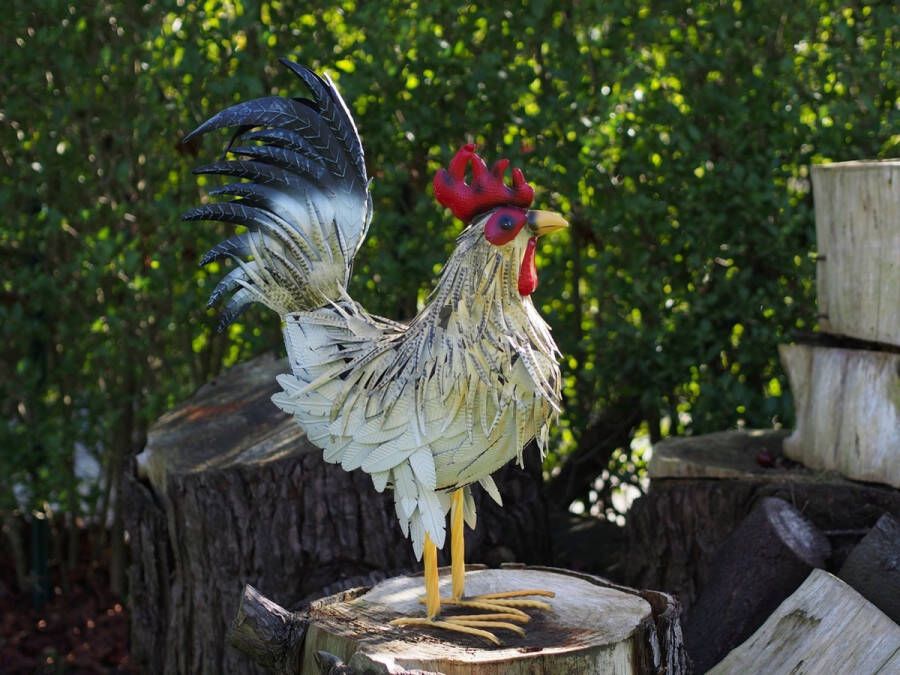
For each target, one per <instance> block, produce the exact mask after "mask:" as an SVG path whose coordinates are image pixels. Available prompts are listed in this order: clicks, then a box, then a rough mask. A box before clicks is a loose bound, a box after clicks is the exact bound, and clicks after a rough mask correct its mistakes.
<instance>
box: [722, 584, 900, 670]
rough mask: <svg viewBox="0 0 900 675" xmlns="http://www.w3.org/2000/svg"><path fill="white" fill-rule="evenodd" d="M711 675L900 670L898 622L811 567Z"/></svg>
mask: <svg viewBox="0 0 900 675" xmlns="http://www.w3.org/2000/svg"><path fill="white" fill-rule="evenodd" d="M709 672H710V675H728V674H731V673H734V674H735V675H737V674H740V675H743V674H744V673H795V674H796V675H819V674H820V673H853V675H876V673H879V674H884V675H887V673H897V672H900V626H898V625H897V624H896V623H894V622H893V621H891V620H890V619H889V618H888V617H887V616H885V615H884V614H883V613H882V612H880V611H879V610H878V609H877V608H876V607H874V606H873V605H872V604H870V603H869V602H867V601H866V599H865V598H863V597H862V596H861V595H860V594H859V593H857V592H856V591H854V590H853V589H852V588H850V586H848V585H847V584H845V583H844V582H843V581H841V580H840V579H838V578H837V577H835V576H832V575H831V574H829V573H828V572H824V571H822V570H814V571H813V572H812V574H810V575H809V578H807V580H806V581H805V582H804V583H803V585H802V586H801V587H800V588H798V589H797V591H796V592H795V593H794V594H793V595H792V596H791V597H789V598H788V599H787V600H785V601H784V602H783V603H782V604H781V606H780V607H778V609H777V610H776V611H775V612H774V613H773V614H772V616H770V617H769V619H768V620H767V621H766V622H765V623H764V624H763V625H762V626H761V627H760V629H759V630H758V631H756V633H754V634H753V635H752V636H751V637H750V639H748V640H747V641H746V642H745V643H744V644H742V645H740V646H739V647H737V648H736V649H735V650H734V651H732V652H731V653H730V654H728V656H726V657H725V659H724V660H723V661H722V662H721V663H719V664H718V665H717V666H716V667H715V668H713V669H712V670H711V671H709Z"/></svg>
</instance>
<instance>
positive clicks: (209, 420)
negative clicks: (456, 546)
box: [123, 356, 550, 675]
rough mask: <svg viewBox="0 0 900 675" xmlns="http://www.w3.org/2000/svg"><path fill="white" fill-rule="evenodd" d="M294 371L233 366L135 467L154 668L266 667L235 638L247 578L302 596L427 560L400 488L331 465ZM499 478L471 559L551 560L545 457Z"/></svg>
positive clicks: (155, 431)
mask: <svg viewBox="0 0 900 675" xmlns="http://www.w3.org/2000/svg"><path fill="white" fill-rule="evenodd" d="M286 370H287V364H286V362H284V361H282V360H280V359H277V358H275V357H272V356H263V357H260V358H258V359H255V360H253V361H251V362H248V363H246V364H242V365H240V366H237V367H235V368H233V369H232V370H230V371H228V372H226V373H224V374H222V375H221V376H219V377H218V378H217V379H216V380H215V381H214V382H211V383H209V384H208V385H205V386H204V387H202V388H201V389H200V390H199V391H198V392H197V393H196V394H195V395H194V396H193V397H192V398H191V399H190V400H188V401H187V402H185V403H184V404H183V405H181V406H179V407H178V408H176V409H175V410H173V411H172V412H170V413H168V414H167V415H165V416H164V417H163V418H161V419H160V420H159V422H158V423H157V424H156V425H155V426H154V427H153V428H152V430H151V431H150V434H149V437H148V442H147V448H146V450H145V451H144V452H143V453H142V454H141V455H140V456H139V459H138V462H137V463H136V466H135V467H134V468H133V470H132V471H129V472H127V475H126V488H125V493H124V495H123V497H124V499H125V508H126V519H127V520H126V526H127V531H128V535H129V539H130V545H131V560H132V563H131V566H130V570H129V581H130V598H131V616H132V636H131V637H132V639H131V646H132V655H133V658H134V660H135V662H136V663H137V664H138V665H139V666H141V667H142V668H143V670H145V671H146V672H152V673H210V674H215V675H218V674H219V673H223V672H227V673H258V672H264V671H263V670H262V669H261V667H259V666H256V665H254V664H253V663H252V662H250V661H249V660H248V659H246V658H245V657H243V656H242V655H241V654H239V653H237V652H236V651H234V650H233V649H229V648H227V646H226V641H225V634H226V630H227V627H228V625H229V622H230V620H231V618H232V617H233V616H234V613H235V610H236V609H237V606H238V600H239V595H240V589H241V588H242V587H243V586H244V584H252V585H254V586H256V587H257V588H259V589H260V590H261V592H263V593H268V594H277V597H278V598H279V600H280V602H281V603H282V604H284V605H285V606H287V607H288V608H295V607H298V606H300V605H301V604H303V603H304V602H306V601H308V600H309V599H310V598H312V597H319V596H320V595H321V594H322V593H323V592H334V591H335V590H337V589H338V588H341V587H347V585H356V586H359V585H363V584H366V585H370V584H372V583H375V582H377V581H379V580H381V579H384V578H386V577H387V576H389V575H390V574H392V573H395V572H397V571H402V570H412V569H415V568H417V567H418V565H417V564H416V562H415V559H414V557H413V554H412V547H411V546H410V544H409V541H408V540H406V539H404V538H403V535H402V533H401V531H400V528H399V527H398V526H397V523H396V515H395V512H394V505H393V499H392V497H391V496H390V495H388V494H378V493H376V492H375V490H374V489H373V487H372V483H371V479H369V478H368V477H366V476H364V475H362V474H361V473H359V472H355V473H347V472H345V471H343V469H341V467H340V466H336V465H330V464H326V463H325V462H324V461H323V460H322V452H321V450H319V449H318V448H316V447H314V446H313V445H312V444H310V443H309V442H307V440H306V438H305V436H304V435H303V433H302V431H301V430H300V428H299V426H298V425H297V424H296V423H295V422H294V421H293V420H291V419H290V418H289V417H288V416H287V415H285V414H284V413H283V412H281V411H280V410H279V409H278V408H276V407H275V406H274V405H273V404H272V403H271V401H270V400H269V398H270V396H271V395H272V394H273V393H275V391H276V390H277V384H276V382H275V376H276V375H277V374H279V373H282V372H285V371H286ZM526 458H527V460H528V459H530V460H532V461H533V460H535V459H537V458H536V457H530V458H529V457H528V456H526ZM497 483H498V486H499V488H500V492H501V494H502V495H503V498H504V500H505V502H506V503H505V508H503V509H499V508H497V507H495V506H494V505H493V502H492V501H491V500H490V499H489V498H488V499H485V498H484V497H485V495H483V494H481V493H480V491H479V493H478V494H476V500H477V502H478V508H479V518H478V529H477V530H476V531H475V532H474V533H473V532H471V531H468V532H467V540H466V546H467V550H468V551H470V559H471V560H474V561H478V562H491V563H499V562H503V561H509V560H522V561H527V562H534V563H538V564H540V563H545V562H549V558H550V545H549V541H550V537H549V534H548V524H547V523H548V520H547V511H546V506H545V504H544V501H543V499H542V497H541V495H540V486H541V471H540V463H539V462H537V463H532V464H531V467H530V469H529V470H528V471H523V470H520V469H517V468H515V467H507V468H506V469H504V470H503V471H502V472H500V473H499V474H498V475H497Z"/></svg>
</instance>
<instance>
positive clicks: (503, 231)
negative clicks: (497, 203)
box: [484, 206, 526, 246]
mask: <svg viewBox="0 0 900 675" xmlns="http://www.w3.org/2000/svg"><path fill="white" fill-rule="evenodd" d="M525 219H526V212H525V209H519V208H516V207H510V206H507V207H504V208H501V209H497V210H496V211H495V212H494V213H493V215H491V217H490V218H489V219H488V221H487V223H485V226H484V237H485V239H487V240H488V241H489V242H491V243H492V244H494V246H503V245H504V244H508V243H509V242H511V241H512V240H513V239H515V238H516V235H517V234H519V230H521V229H522V226H523V225H525Z"/></svg>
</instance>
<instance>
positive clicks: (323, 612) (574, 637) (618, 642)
mask: <svg viewBox="0 0 900 675" xmlns="http://www.w3.org/2000/svg"><path fill="white" fill-rule="evenodd" d="M449 585H450V579H449V570H446V569H444V570H442V574H441V587H442V591H443V592H444V593H445V594H446V593H449ZM525 587H528V588H544V589H547V590H552V591H554V592H555V593H556V597H555V598H553V599H551V600H550V603H551V605H552V606H553V610H552V611H550V612H532V619H531V621H530V622H529V623H527V624H526V625H525V628H526V631H527V633H526V635H525V637H519V636H516V635H515V634H512V633H507V632H498V636H499V637H500V638H501V639H502V641H503V645H502V646H501V647H495V646H493V645H490V644H488V643H486V642H485V641H484V640H482V639H480V638H477V637H473V636H467V635H461V634H457V633H448V632H446V631H441V630H433V629H431V630H429V629H418V628H417V629H412V628H396V627H393V626H391V625H390V621H391V620H392V619H395V618H397V617H399V616H403V615H407V616H408V615H421V614H422V612H423V606H422V604H421V603H420V601H419V599H420V598H421V596H422V594H423V590H424V589H423V581H422V577H421V576H419V575H415V576H402V577H396V578H393V579H388V580H387V581H383V582H381V583H379V584H378V585H376V586H375V587H373V588H358V589H353V590H351V591H347V592H344V593H340V594H337V595H333V596H330V597H328V598H324V599H322V600H317V601H315V602H313V603H312V604H311V605H310V606H309V608H308V609H307V610H306V611H305V612H303V613H302V614H298V615H295V616H294V617H293V618H292V619H289V620H288V622H287V624H291V622H293V625H301V624H302V625H304V626H305V630H306V633H305V636H303V637H302V638H299V639H298V640H295V641H294V642H293V643H291V644H290V645H289V646H287V645H286V644H285V643H284V641H283V640H282V639H281V638H280V637H279V638H278V639H276V640H272V641H269V639H268V635H270V634H272V631H271V630H267V629H263V630H257V629H254V631H253V634H255V635H256V634H261V635H263V638H262V639H261V640H259V641H254V643H253V645H252V647H251V648H250V649H247V650H246V651H247V652H248V653H250V654H253V655H254V657H255V658H262V659H265V660H266V661H267V662H271V654H284V653H286V652H289V653H299V657H298V660H297V662H296V663H295V665H294V670H291V669H290V668H285V669H283V670H280V671H279V672H282V673H289V672H298V670H297V669H299V672H302V673H316V672H320V673H329V672H332V673H336V672H342V673H363V672H365V673H373V674H377V673H393V674H397V673H410V672H416V673H418V672H423V671H424V672H428V673H434V672H439V673H444V674H446V675H457V674H460V675H461V674H467V675H468V674H470V673H471V674H473V675H479V674H480V673H491V674H492V675H493V674H497V673H505V674H509V675H515V674H517V673H547V674H551V673H552V674H555V673H579V675H582V674H583V675H591V674H593V673H623V674H624V673H668V674H670V675H676V674H678V673H686V672H687V665H686V660H685V656H684V651H683V649H682V645H681V633H680V626H679V624H678V619H677V615H678V608H677V604H676V603H675V601H674V600H673V599H672V598H671V597H669V596H666V595H665V594H662V593H656V592H652V591H647V592H643V593H639V592H637V591H634V590H633V589H628V588H624V587H621V586H616V585H614V584H610V583H609V582H606V581H604V580H602V579H599V578H597V577H592V576H589V575H584V574H579V573H573V572H567V571H565V570H557V569H553V568H540V567H506V568H503V569H499V570H497V569H477V570H470V571H469V572H468V573H467V576H466V590H467V592H471V593H473V594H475V593H491V592H498V591H501V590H508V589H511V588H525ZM245 597H246V598H247V599H248V600H249V602H250V603H251V604H253V605H254V606H256V607H257V608H262V607H264V606H263V605H261V604H259V602H258V600H256V599H254V598H253V597H252V596H245ZM445 611H446V608H445ZM466 611H470V610H466ZM449 613H450V614H452V613H454V612H453V610H450V611H449ZM457 613H458V612H457ZM256 614H259V612H258V611H257V612H256ZM263 614H265V610H263ZM269 623H273V625H275V626H284V625H287V624H286V623H285V622H284V621H283V619H282V618H280V615H279V614H278V612H277V610H276V611H275V612H273V613H272V615H271V622H270V621H269V620H266V619H262V620H260V619H258V618H257V619H255V620H254V625H257V626H265V625H268V624H269ZM245 625H246V624H245V621H244V620H242V619H241V620H239V621H236V626H240V627H241V630H242V631H244V632H246V631H245V629H244V628H243V627H244V626H245ZM279 635H283V632H282V633H279ZM300 642H302V647H298V644H299V643H300ZM266 644H270V645H271V650H270V651H267V650H266V648H265V645H266ZM260 654H262V656H260Z"/></svg>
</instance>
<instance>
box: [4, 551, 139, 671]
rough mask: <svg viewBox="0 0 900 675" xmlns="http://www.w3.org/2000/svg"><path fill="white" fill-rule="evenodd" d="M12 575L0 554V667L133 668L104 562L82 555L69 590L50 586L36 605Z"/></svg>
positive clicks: (124, 622)
mask: <svg viewBox="0 0 900 675" xmlns="http://www.w3.org/2000/svg"><path fill="white" fill-rule="evenodd" d="M4 553H5V552H4ZM85 558H86V557H85ZM14 579H15V573H14V570H13V566H12V564H11V561H10V560H9V559H8V558H7V557H6V556H5V555H2V556H0V673H4V675H10V674H13V673H66V674H67V675H69V674H74V673H137V672H138V670H137V669H136V668H134V667H133V666H132V665H131V663H130V660H129V659H130V657H129V645H128V613H127V611H126V610H125V607H124V602H123V601H122V600H121V599H119V598H116V597H115V596H114V595H113V594H112V593H111V592H110V591H109V587H108V586H109V584H108V578H107V575H106V570H105V566H103V565H100V564H98V563H97V562H96V561H91V560H89V559H87V558H86V559H84V560H82V561H81V562H80V564H79V565H78V567H77V568H76V569H75V570H73V572H72V573H71V574H70V575H69V591H68V592H67V593H64V592H63V590H62V588H61V587H60V586H59V585H57V586H55V587H54V588H53V589H52V595H51V598H50V600H49V602H47V604H46V605H44V607H43V608H42V609H40V610H35V609H34V608H33V606H32V598H31V593H19V592H16V591H15V583H14ZM54 581H55V582H56V583H57V584H58V583H59V576H58V575H56V576H55V578H54Z"/></svg>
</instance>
